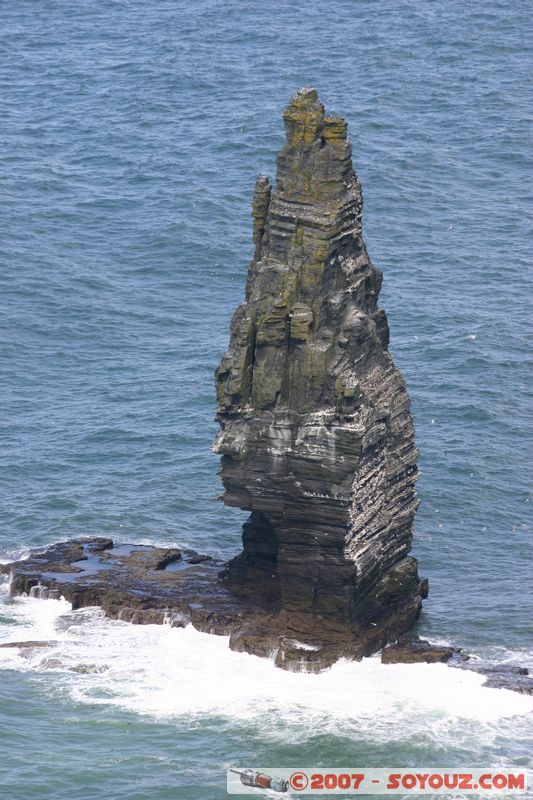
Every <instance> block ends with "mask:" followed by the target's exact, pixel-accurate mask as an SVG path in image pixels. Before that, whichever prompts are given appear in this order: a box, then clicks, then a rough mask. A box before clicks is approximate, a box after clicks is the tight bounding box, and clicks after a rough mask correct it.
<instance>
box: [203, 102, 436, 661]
mask: <svg viewBox="0 0 533 800" xmlns="http://www.w3.org/2000/svg"><path fill="white" fill-rule="evenodd" d="M283 119H284V123H285V130H286V141H285V144H284V145H283V147H282V149H281V152H280V153H279V156H278V159H277V175H276V184H275V186H274V187H272V186H271V184H270V182H269V179H268V178H267V177H265V176H260V177H259V178H258V179H257V182H256V186H255V193H254V198H253V210H252V215H253V238H254V243H255V255H254V258H253V260H252V262H251V264H250V267H249V271H248V280H247V285H246V298H245V301H244V302H243V303H242V304H241V305H240V306H239V307H238V308H237V310H236V312H235V315H234V317H233V321H232V323H231V340H230V345H229V349H228V352H227V353H226V355H225V356H224V358H223V359H222V362H221V364H220V366H219V368H218V370H217V374H216V384H217V400H218V413H217V419H218V421H219V423H220V426H221V430H220V433H219V435H218V437H217V439H216V442H215V446H214V449H215V451H216V452H217V453H220V454H221V456H222V460H221V477H222V482H223V484H224V488H225V492H224V494H223V500H224V502H225V503H226V504H228V505H231V506H237V507H239V508H242V509H246V510H249V511H250V512H251V514H250V517H249V519H248V521H247V522H246V523H245V525H244V528H243V551H242V553H241V554H240V555H239V556H238V557H237V558H236V559H234V560H233V561H232V562H230V563H229V564H228V566H227V568H226V571H225V580H226V581H227V583H228V585H229V586H230V587H231V588H232V590H233V591H234V592H235V593H240V594H243V595H257V594H259V593H262V594H263V596H264V597H268V598H269V601H270V603H271V605H272V610H273V613H276V614H277V615H278V619H279V623H280V626H281V627H283V626H284V625H287V626H288V627H289V628H294V629H296V628H298V627H300V629H301V630H305V629H308V630H309V631H314V632H315V634H316V633H317V629H318V628H320V627H323V628H324V629H329V630H331V629H332V627H333V628H334V629H335V630H337V629H339V627H344V628H345V629H346V630H349V631H350V634H347V638H350V637H351V638H352V647H353V646H354V645H355V642H358V645H359V646H360V648H361V649H362V650H363V651H364V652H365V653H368V652H373V651H375V650H377V649H379V647H381V646H382V645H383V644H385V643H386V642H387V641H389V640H392V639H394V638H395V637H396V636H397V634H398V633H401V632H402V631H403V630H408V629H409V627H411V625H412V623H413V622H414V620H415V619H416V618H417V616H418V614H419V613H420V608H421V600H422V598H423V596H425V594H426V593H427V582H421V581H420V580H419V578H418V574H417V563H416V561H415V559H414V558H412V557H410V556H409V555H408V554H409V551H410V549H411V543H412V534H413V520H414V515H415V511H416V509H417V505H418V501H417V496H416V492H415V481H416V478H417V457H418V453H417V450H416V447H415V442H414V430H413V423H412V419H411V414H410V411H409V396H408V394H407V391H406V388H405V384H404V381H403V378H402V376H401V374H400V372H399V371H398V369H397V368H396V367H395V365H394V363H393V360H392V357H391V355H390V353H389V352H388V349H387V348H388V343H389V330H388V324H387V318H386V315H385V312H384V310H383V309H381V308H379V307H378V295H379V291H380V287H381V282H382V274H381V272H380V271H379V270H378V269H376V268H375V267H374V266H373V265H372V263H371V261H370V259H369V257H368V254H367V251H366V248H365V245H364V242H363V238H362V227H361V215H362V205H363V201H362V194H361V186H360V184H359V181H358V179H357V176H356V174H355V172H354V169H353V166H352V159H351V156H352V150H351V145H350V142H349V141H348V139H347V125H346V122H345V121H344V120H343V119H341V118H337V117H330V116H327V115H326V114H325V112H324V107H323V105H322V103H321V102H320V101H319V99H318V96H317V92H316V90H315V89H312V88H305V89H301V90H300V91H299V92H297V94H296V95H295V96H294V97H293V98H292V99H291V101H290V103H289V106H288V107H287V109H286V110H285V112H284V115H283ZM252 649H253V648H252ZM355 649H356V650H357V646H356V647H355Z"/></svg>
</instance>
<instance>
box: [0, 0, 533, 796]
mask: <svg viewBox="0 0 533 800" xmlns="http://www.w3.org/2000/svg"><path fill="white" fill-rule="evenodd" d="M528 5H529V4H528V3H526V2H522V0H513V1H512V2H508V3H504V2H502V1H501V0H495V1H494V2H492V3H482V2H477V0H472V2H469V3H465V2H459V0H450V1H449V2H446V3H444V2H440V1H439V0H435V2H427V1H426V0H398V1H397V2H394V3H390V2H386V0H372V1H371V0H358V2H354V1H353V0H352V1H351V2H350V1H349V0H331V2H330V3H327V4H324V3H318V2H315V1H314V0H307V2H305V3H304V2H298V1H295V0H292V2H288V0H273V1H272V2H264V3H260V2H255V0H254V1H252V2H245V1H244V0H227V2H216V0H200V1H199V2H197V3H189V4H186V3H184V2H181V0H156V1H155V2H152V3H146V2H142V0H131V1H130V2H127V0H116V1H114V0H92V2H90V3H76V2H73V0H18V1H17V2H16V3H8V2H3V3H2V2H0V11H1V24H0V81H1V92H2V107H1V109H0V119H1V124H0V130H1V134H2V136H1V138H2V145H3V146H2V149H1V153H0V176H1V180H2V197H3V203H2V207H3V215H2V216H3V220H2V230H1V232H0V259H1V271H0V284H1V287H0V304H1V307H2V308H1V315H0V325H1V327H2V330H1V335H0V402H1V407H2V413H1V415H0V426H1V429H2V430H1V441H2V447H1V448H0V469H1V483H0V523H1V528H0V556H2V557H3V558H4V559H7V558H9V557H10V556H11V555H14V554H17V553H20V552H21V551H24V549H25V548H28V547H32V546H35V545H42V544H46V543H49V542H53V541H56V540H57V539H61V538H67V537H70V536H80V535H96V534H107V535H112V536H113V537H115V538H116V539H119V540H124V541H133V542H147V543H156V542H157V543H168V544H178V545H179V544H182V545H192V546H194V547H195V548H196V549H198V550H203V551H209V552H213V553H217V554H219V555H223V556H230V555H231V554H233V553H235V552H236V551H237V550H238V548H239V527H240V523H241V521H242V518H243V516H244V515H243V514H241V513H240V512H238V511H232V510H231V509H225V508H223V507H222V506H220V504H218V503H217V501H216V496H217V494H218V492H219V491H220V486H219V481H218V477H217V474H216V472H217V459H216V458H215V457H214V456H213V455H211V453H210V444H211V441H212V438H213V436H214V434H215V430H216V426H215V424H214V422H213V416H214V387H213V371H214V368H215V366H216V364H217V362H218V360H219V358H220V356H221V355H222V352H223V351H224V349H225V346H226V344H227V338H228V324H229V319H230V316H231V313H232V310H233V309H234V307H235V306H236V305H237V303H238V302H239V301H240V300H241V298H242V295H243V288H244V280H245V274H246V268H247V263H248V260H249V259H250V257H251V254H252V245H251V224H250V216H249V215H250V199H251V192H252V188H253V183H254V179H255V176H256V174H257V173H260V172H266V173H268V174H270V175H273V172H274V160H275V155H276V152H277V150H278V149H279V147H280V146H281V143H282V140H283V132H282V124H281V116H280V115H281V110H282V108H283V106H284V105H285V103H286V102H287V99H288V97H289V96H290V95H291V94H292V93H293V92H294V90H295V89H297V88H298V87H300V86H302V85H314V86H316V87H317V89H318V90H319V93H320V95H321V99H322V100H323V102H324V103H325V105H326V107H327V109H328V111H331V112H334V113H335V112H336V113H340V114H343V115H344V116H345V117H346V118H347V120H348V123H349V130H350V136H351V139H352V144H353V151H354V162H355V166H356V169H357V171H358V174H359V177H360V178H361V180H362V183H363V189H364V193H365V215H364V233H365V239H366V242H367V245H368V249H369V251H370V255H371V257H372V259H373V260H374V262H375V264H376V265H377V266H379V267H380V268H381V269H382V270H383V272H384V286H383V291H382V302H383V304H384V306H385V307H386V309H387V313H388V316H389V322H390V326H391V332H392V343H391V349H392V351H393V353H394V356H395V359H396V361H397V363H398V364H399V366H400V367H401V369H402V371H403V372H404V374H405V376H406V379H407V382H408V387H409V390H410V392H411V396H412V401H413V411H414V414H415V421H416V427H417V439H418V445H419V449H420V452H421V469H422V473H423V474H422V478H421V480H420V483H419V492H420V497H421V500H422V505H421V507H420V510H419V513H418V516H417V526H416V541H415V553H416V555H417V557H418V558H419V561H420V566H421V572H422V574H424V575H427V576H429V578H430V583H431V594H430V598H429V600H428V601H427V603H426V606H425V610H424V613H423V616H422V619H421V622H420V632H421V633H422V634H427V635H428V636H431V637H432V638H433V639H435V640H441V641H453V642H455V643H456V644H460V645H463V646H464V647H466V648H468V649H470V650H471V651H473V652H475V653H479V654H482V655H484V656H486V657H492V658H497V659H504V660H511V661H516V662H520V663H528V660H529V663H531V656H530V653H531V640H532V634H533V627H532V623H531V620H532V619H533V614H532V612H533V608H532V603H531V592H530V591H528V587H530V586H531V583H530V569H531V567H530V549H531V535H532V531H531V503H530V496H529V494H528V491H529V490H528V473H529V474H530V455H529V450H530V446H531V441H530V439H528V427H527V426H528V422H529V419H528V412H529V411H530V409H531V377H530V376H531V373H530V369H531V360H530V356H529V352H530V351H528V347H527V337H528V334H529V333H531V330H530V319H531V316H530V312H531V310H530V308H529V307H528V297H530V296H531V289H532V287H531V283H532V281H531V271H530V257H531V233H530V228H529V227H528V219H527V211H528V209H529V210H530V209H531V151H530V149H528V142H527V131H528V128H529V127H530V124H531V113H530V110H529V109H530V106H529V107H528V104H527V97H526V85H527V84H526V76H527V72H528V66H529V67H530V65H531V50H532V42H531V37H530V36H529V35H528V31H530V30H531V22H530V11H529V8H528ZM528 256H529V258H528ZM528 315H529V317H528ZM0 589H1V598H2V604H1V605H0V638H2V639H5V640H8V641H9V640H15V639H24V638H27V639H28V638H48V639H51V640H57V641H58V642H59V644H58V645H57V646H56V647H55V648H53V649H50V650H49V651H48V650H46V651H43V652H36V651H33V652H32V653H31V654H30V653H27V654H26V656H24V655H19V654H18V651H11V650H4V651H2V652H3V655H2V657H1V659H0V661H1V663H2V666H3V667H4V668H5V669H4V671H3V672H2V677H1V689H0V692H1V695H0V747H1V752H2V758H1V761H0V786H1V787H2V789H1V790H0V796H1V792H2V791H6V792H7V794H6V797H9V798H11V800H34V798H45V799H46V800H48V798H50V800H52V798H54V800H63V799H65V800H66V798H69V800H87V798H89V797H92V796H95V797H96V796H98V797H106V798H109V800H122V798H129V800H145V799H146V798H154V800H167V798H168V800H170V798H183V800H195V798H198V799H199V800H200V799H201V800H204V798H205V799H207V800H215V799H216V798H221V797H224V796H225V790H224V774H223V773H224V769H225V767H226V765H228V764H230V763H234V762H238V763H240V764H249V765H251V766H253V765H255V764H259V765H260V764H271V765H272V766H283V765H289V766H298V765H302V764H303V763H306V764H313V763H315V764H324V765H329V766H337V765H338V766H345V765H346V764H353V765H354V766H355V765H360V766H385V767H386V766H389V765H397V766H409V765H415V766H416V765H417V766H424V765H425V766H427V765H437V766H438V765H444V766H453V765H465V764H467V763H468V764H472V765H481V766H485V765H493V764H501V765H512V764H521V765H523V764H526V765H527V764H528V763H529V762H528V760H527V759H528V757H527V753H528V752H531V749H532V748H531V724H530V720H531V714H530V712H531V705H532V704H531V703H530V699H529V698H526V697H522V696H519V695H513V694H510V693H508V692H502V691H497V690H487V689H482V688H481V687H480V686H479V683H480V681H479V679H478V678H477V676H475V675H471V674H466V673H465V674H463V673H459V672H451V671H449V670H448V671H446V670H445V669H444V668H441V667H440V666H439V665H437V666H435V667H433V666H430V667H426V666H422V667H401V668H400V667H398V668H395V667H394V668H393V667H381V666H380V665H379V664H378V663H377V662H376V661H375V660H374V659H372V660H370V661H367V662H363V664H360V665H357V664H339V665H337V666H336V667H335V668H334V670H332V671H331V672H330V673H327V674H325V675H323V676H302V675H298V676H293V675H288V674H287V673H282V672H280V671H275V670H274V668H273V667H272V666H271V665H270V664H269V663H268V662H261V661H259V660H257V659H254V658H252V657H250V656H245V655H238V654H233V653H230V652H229V651H228V650H227V648H226V643H225V641H224V640H223V639H213V638H212V637H206V636H203V635H202V634H197V633H196V632H194V631H189V630H186V631H177V630H170V629H163V628H152V627H151V626H146V627H139V628H135V627H133V626H128V625H125V624H123V623H111V622H108V621H105V620H103V619H102V618H101V616H100V615H99V613H98V612H96V611H94V612H86V614H85V615H81V612H76V613H75V614H72V612H70V611H69V607H68V606H67V605H66V604H64V602H62V601H51V600H50V601H38V600H32V599H28V600H23V599H21V600H17V601H16V602H10V601H9V600H8V598H7V587H6V585H5V584H4V585H2V586H1V587H0ZM528 736H529V740H528Z"/></svg>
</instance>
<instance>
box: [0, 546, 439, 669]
mask: <svg viewBox="0 0 533 800" xmlns="http://www.w3.org/2000/svg"><path fill="white" fill-rule="evenodd" d="M0 570H2V571H3V572H4V573H7V574H9V575H10V591H11V594H12V596H15V595H22V594H27V595H30V596H34V597H42V598H59V597H60V596H63V597H64V598H65V599H66V600H68V601H69V602H70V603H71V604H72V607H73V609H78V608H82V607H85V606H100V607H101V608H102V609H103V611H104V612H105V614H106V615H107V616H108V617H109V618H111V619H120V620H123V621H126V622H132V623H135V624H140V625H142V624H168V625H171V626H174V627H184V626H185V625H187V624H189V623H190V624H192V625H193V626H194V627H195V628H196V629H197V630H199V631H203V632H206V633H212V634H217V635H222V636H229V637H230V638H229V645H230V647H231V648H232V649H233V650H236V651H238V652H246V653H251V654H253V655H258V656H263V657H269V658H273V660H274V661H275V663H276V665H277V666H278V667H281V668H283V669H288V670H294V671H299V670H302V671H310V672H319V671H320V670H322V669H324V668H326V667H329V666H331V664H333V663H334V662H335V661H336V660H337V659H339V658H341V657H345V658H350V659H360V658H362V657H363V656H368V655H371V654H372V653H375V652H377V651H378V650H380V649H381V648H382V647H383V646H384V645H386V644H387V643H388V642H391V641H394V640H395V639H396V638H397V637H398V636H399V635H400V634H401V633H403V632H405V631H407V630H409V629H410V628H411V627H412V625H413V623H414V622H415V620H416V619H417V617H418V615H419V613H420V609H421V603H422V597H423V596H424V593H425V585H424V582H423V581H420V580H419V579H418V574H417V570H416V562H415V560H414V559H410V558H406V559H403V560H402V561H401V562H399V563H398V564H396V565H395V566H394V567H393V568H392V569H391V570H389V572H388V573H386V574H385V575H384V576H382V578H381V579H380V581H379V582H378V583H377V584H376V586H375V587H374V589H373V591H372V592H371V593H369V594H368V595H367V596H366V597H365V599H364V602H361V603H360V604H359V606H358V610H357V617H356V619H355V620H353V621H352V622H349V623H345V622H344V621H338V620H336V619H335V618H334V617H321V616H318V615H312V614H308V613H302V612H298V611H297V610H294V611H290V612H289V611H287V610H286V609H282V608H280V605H279V597H278V595H277V592H276V588H275V586H273V585H272V584H271V583H270V582H269V580H268V578H267V576H266V575H262V576H261V575H258V580H257V582H256V591H252V590H251V589H250V584H249V583H248V584H247V588H246V591H243V592H241V593H239V592H236V591H234V589H233V588H232V587H231V586H230V585H229V584H228V581H227V579H226V575H227V565H226V564H225V563H224V562H222V561H217V560H216V559H214V558H211V557H210V556H205V555H200V554H198V553H196V552H195V551H192V550H179V549H176V548H158V547H151V546H147V545H130V544H114V542H113V541H112V540H111V539H106V538H102V537H97V538H93V539H74V540H71V541H67V542H60V543H58V544H55V545H52V546H50V547H48V548H46V549H44V550H40V551H35V552H34V553H32V554H31V555H30V557H29V558H27V559H26V560H24V561H18V562H14V563H12V564H7V565H0Z"/></svg>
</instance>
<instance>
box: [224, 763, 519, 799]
mask: <svg viewBox="0 0 533 800" xmlns="http://www.w3.org/2000/svg"><path fill="white" fill-rule="evenodd" d="M527 784H528V780H527V774H526V772H525V770H506V769H498V768H487V769H479V768H475V769H457V768H455V767H454V768H453V769H452V768H451V769H443V768H439V769H415V768H409V769H392V768H391V769H367V770H362V769H338V768H335V769H325V768H323V767H320V768H317V769H315V768H307V769H288V768H285V769H282V768H278V767H275V768H272V769H256V768H242V769H241V768H239V767H230V768H229V769H228V772H227V789H228V794H241V795H244V794H248V795H250V794H251V795H255V796H256V797H257V796H258V795H260V794H261V790H262V789H263V790H268V791H269V792H270V793H272V792H276V793H278V792H279V794H280V795H282V794H285V793H286V792H290V793H291V795H293V796H294V794H296V793H298V794H302V795H304V794H321V795H324V794H331V795H335V794H342V795H344V796H346V795H368V794H381V795H391V796H392V795H403V796H404V797H405V795H406V794H409V793H412V794H413V795H419V794H447V795H454V794H458V795H465V794H476V795H478V797H479V795H483V794H487V795H488V796H491V795H492V796H494V795H502V794H506V795H511V794H524V793H525V792H526V791H527ZM270 796H272V795H270Z"/></svg>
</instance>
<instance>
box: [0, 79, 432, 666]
mask: <svg viewBox="0 0 533 800" xmlns="http://www.w3.org/2000/svg"><path fill="white" fill-rule="evenodd" d="M284 121H285V129H286V134H287V138H286V142H285V145H284V146H283V148H282V150H281V152H280V154H279V157H278V163H277V178H276V185H275V186H274V187H272V186H271V185H270V182H269V180H268V178H266V177H263V176H262V177H260V178H258V180H257V183H256V187H255V192H254V196H253V203H252V216H253V241H254V244H255V254H254V258H253V260H252V262H251V264H250V268H249V271H248V280H247V286H246V298H245V301H244V303H242V305H241V306H240V307H239V308H238V309H237V311H236V313H235V316H234V318H233V322H232V325H231V341H230V346H229V350H228V352H227V354H226V355H225V356H224V358H223V359H222V363H221V364H220V367H219V369H218V371H217V376H216V383H217V401H218V412H217V417H218V420H219V422H220V428H221V430H220V434H219V436H218V438H217V441H216V445H215V450H216V452H218V453H220V454H221V456H222V466H221V475H222V481H223V484H224V488H225V492H224V501H225V502H226V503H227V504H229V505H232V506H238V507H239V508H243V509H247V510H249V511H250V517H249V519H248V521H247V522H246V523H245V525H244V528H243V552H242V553H241V554H240V555H239V556H238V557H237V558H235V559H233V560H232V561H231V562H229V563H228V564H223V563H220V562H217V561H215V560H214V559H210V558H209V557H206V556H199V555H198V554H197V553H193V552H192V551H180V550H177V549H176V548H171V549H164V548H163V549H162V548H151V547H143V546H140V545H117V544H113V542H112V541H111V540H109V539H104V538H95V539H88V540H74V541H71V542H62V543H60V544H58V545H53V546H52V547H50V548H47V549H46V550H45V551H44V552H42V553H34V554H32V555H31V557H30V558H29V559H28V560H27V561H22V562H18V563H15V564H12V565H9V566H8V567H6V568H5V569H6V570H9V571H10V575H11V592H12V594H23V593H27V594H30V595H33V596H37V597H43V598H55V597H59V596H61V595H63V596H64V597H65V598H66V599H67V600H69V601H70V602H71V603H72V606H73V608H80V607H82V606H89V605H99V606H101V607H102V608H103V609H104V611H105V613H106V614H107V615H108V616H109V617H111V618H120V619H122V620H127V621H130V622H134V623H138V624H145V623H163V622H166V623H168V624H171V625H177V626H181V625H186V624H189V623H190V624H192V625H194V626H195V627H197V628H198V629H199V630H202V631H209V632H211V633H218V634H225V635H228V636H229V644H230V647H232V648H233V649H234V650H238V651H242V652H248V653H254V654H257V655H262V656H270V657H272V658H273V659H274V661H275V663H276V664H277V665H278V666H280V667H283V668H285V669H307V670H313V671H318V670H320V669H323V668H324V667H327V666H329V665H330V664H332V663H333V662H334V661H335V660H336V659H338V658H339V657H341V656H345V657H347V658H362V657H363V656H365V655H369V654H371V653H374V652H376V651H377V650H379V649H380V648H381V647H383V646H384V645H386V644H387V643H389V642H392V641H395V640H396V639H397V637H398V636H399V635H400V634H402V633H403V632H405V631H407V630H409V629H410V627H411V626H412V624H413V622H414V621H415V620H416V618H417V616H418V615H419V613H420V609H421V603H422V599H423V597H425V596H426V594H427V582H426V581H421V580H420V579H419V577H418V572H417V563H416V561H415V559H414V558H412V557H411V556H410V555H409V552H410V549H411V542H412V529H413V518H414V514H415V511H416V508H417V504H418V501H417V498H416V493H415V481H416V478H417V466H416V462H417V455H418V454H417V451H416V448H415V444H414V433H413V424H412V420H411V415H410V413H409V397H408V395H407V392H406V389H405V384H404V381H403V379H402V376H401V375H400V373H399V372H398V370H397V369H396V367H395V366H394V363H393V361H392V358H391V356H390V353H389V352H388V349H387V348H388V341H389V332H388V325H387V318H386V316H385V312H384V311H383V309H381V308H379V306H378V295H379V290H380V287H381V273H380V272H379V270H377V269H376V268H375V267H374V266H373V265H372V263H371V261H370V259H369V257H368V254H367V252H366V249H365V245H364V242H363V239H362V229H361V214H362V195H361V187H360V185H359V182H358V180H357V177H356V175H355V172H354V170H353V167H352V161H351V147H350V143H349V141H348V139H347V127H346V123H345V122H344V120H342V119H340V118H336V117H330V116H327V115H326V114H325V112H324V108H323V106H322V104H321V103H320V102H319V100H318V97H317V93H316V91H315V90H314V89H302V90H301V91H300V92H298V93H297V94H296V95H295V97H293V99H292V100H291V102H290V104H289V106H288V108H287V109H286V111H285V113H284ZM0 569H2V567H1V566H0Z"/></svg>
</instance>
